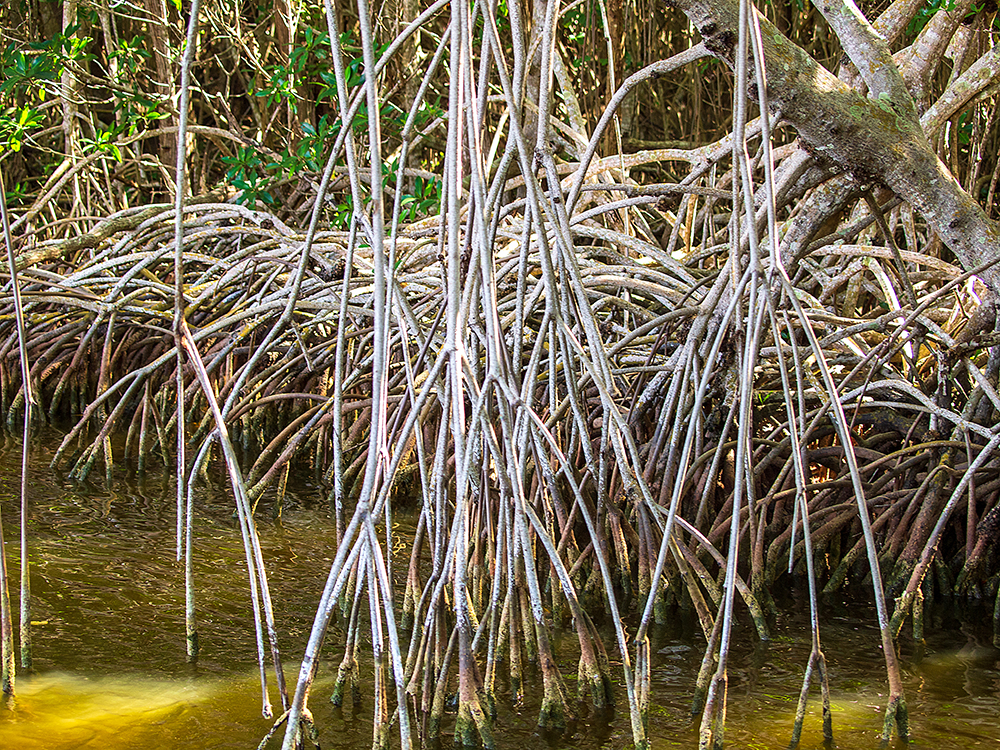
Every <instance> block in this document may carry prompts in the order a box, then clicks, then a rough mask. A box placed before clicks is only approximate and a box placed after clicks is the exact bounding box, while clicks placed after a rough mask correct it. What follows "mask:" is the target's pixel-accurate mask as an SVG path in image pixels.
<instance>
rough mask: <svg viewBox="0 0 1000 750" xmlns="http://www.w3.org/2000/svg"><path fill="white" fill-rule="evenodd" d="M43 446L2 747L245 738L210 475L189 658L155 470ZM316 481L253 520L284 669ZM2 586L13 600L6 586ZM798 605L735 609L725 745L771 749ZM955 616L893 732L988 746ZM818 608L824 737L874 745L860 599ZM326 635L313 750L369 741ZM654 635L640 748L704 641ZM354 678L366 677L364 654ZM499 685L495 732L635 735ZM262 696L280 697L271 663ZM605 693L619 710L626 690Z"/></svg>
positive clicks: (244, 682) (999, 694) (10, 455)
mask: <svg viewBox="0 0 1000 750" xmlns="http://www.w3.org/2000/svg"><path fill="white" fill-rule="evenodd" d="M46 442H47V443H48V444H54V441H53V440H48V441H46ZM49 457H50V456H49V455H48V453H47V450H46V448H45V447H44V445H42V444H40V445H39V446H38V447H37V448H36V449H35V454H34V455H33V466H34V468H33V469H32V471H31V479H30V500H31V504H32V511H31V518H30V521H29V524H30V525H29V533H30V539H31V552H30V555H31V561H32V592H33V597H34V604H33V607H34V608H33V615H32V619H33V620H34V621H35V622H36V625H35V628H34V656H35V671H34V673H33V674H31V675H22V674H19V678H18V682H17V697H16V699H15V701H14V702H13V703H11V704H10V705H7V706H4V707H0V748H2V749H3V750H22V749H24V750H28V749H34V748H38V749H39V750H42V749H44V750H63V749H65V750H69V749H70V748H107V749H108V750H128V749H131V748H135V749H136V750H138V748H144V749H145V748H151V747H152V748H162V749H163V750H172V749H174V748H177V749H178V750H180V748H185V749H187V750H196V749H198V748H232V749H233V750H236V749H237V748H239V749H241V750H242V749H243V748H251V749H252V748H255V747H256V746H257V744H258V742H259V741H260V740H261V738H262V737H263V736H264V735H265V734H266V732H267V730H268V728H269V727H270V724H271V722H270V721H268V720H266V719H264V718H262V716H261V710H260V709H261V706H260V686H259V677H258V676H257V674H256V646H255V641H254V637H253V632H254V629H253V619H252V614H251V608H250V596H249V590H248V587H247V573H246V564H245V558H244V553H243V548H242V542H241V538H240V534H239V529H238V527H237V525H236V524H235V522H234V519H233V517H232V505H231V501H230V500H229V498H228V495H227V493H226V488H225V485H224V483H219V484H218V486H216V487H214V488H207V489H204V490H202V491H200V492H199V497H198V509H197V513H198V521H197V524H196V530H195V536H196V541H195V551H196V555H195V557H196V572H195V577H196V580H197V586H198V620H199V628H200V638H201V647H202V653H201V658H200V659H199V661H198V664H197V665H189V664H187V663H186V661H185V657H184V590H183V571H182V569H181V567H180V565H179V564H178V563H177V562H176V559H175V555H176V549H175V523H176V515H175V510H174V506H173V503H174V500H173V495H172V491H171V489H170V487H169V486H166V484H165V483H164V482H163V481H161V480H155V481H147V482H145V483H144V484H141V485H140V484H136V483H131V482H129V481H127V480H123V481H122V483H121V485H120V486H118V487H116V488H115V490H114V491H113V492H109V491H107V490H104V489H101V488H99V487H96V486H87V487H81V486H79V485H73V484H70V483H68V482H66V481H64V480H63V479H62V478H60V477H59V476H58V475H57V474H55V473H53V472H51V471H49V470H48V469H47V468H46V467H47V464H48V459H49ZM0 459H2V466H3V468H2V469H0V511H2V513H3V522H4V532H5V536H6V541H7V550H8V569H9V570H10V571H11V572H12V573H15V574H16V571H17V570H18V565H19V560H18V550H17V546H16V544H17V534H18V518H17V508H18V498H17V491H18V485H19V478H18V475H17V471H18V464H19V462H20V450H19V447H18V446H17V445H16V444H15V443H13V442H8V443H7V444H6V445H5V446H3V449H2V452H0ZM318 497H319V493H318V492H315V493H313V492H312V491H310V490H309V489H308V487H303V488H301V489H300V490H299V492H298V493H293V494H292V497H291V501H292V502H291V504H290V506H289V507H288V508H287V509H286V510H285V512H284V514H283V515H282V517H281V519H280V520H275V519H274V518H272V517H271V515H270V514H269V513H266V512H265V513H262V514H261V515H260V518H259V521H258V524H259V531H260V534H261V537H262V543H263V547H264V555H265V559H266V562H267V565H268V572H269V578H270V582H271V590H272V594H273V597H274V601H275V609H276V617H277V620H278V623H279V627H280V645H281V647H282V649H283V653H284V655H285V658H286V660H287V662H286V663H287V665H288V666H287V667H286V674H287V675H288V679H289V681H290V683H294V680H295V676H296V674H297V662H296V660H297V659H298V658H300V656H301V652H302V649H303V648H304V644H305V640H306V638H307V636H308V633H309V629H310V626H311V622H312V618H313V616H314V614H315V609H316V604H317V602H318V599H319V595H320V592H321V590H322V587H323V584H324V582H325V580H326V574H327V571H328V569H329V565H330V562H331V560H332V558H333V556H334V553H335V544H334V538H335V534H334V528H333V524H332V521H331V519H330V518H329V515H328V514H327V512H326V510H325V508H324V507H323V506H322V503H319V502H317V498H318ZM403 521H404V522H403V524H402V526H403V527H404V528H405V519H403ZM405 559H406V557H405V555H404V556H403V559H402V560H401V561H400V563H399V565H400V566H402V565H405ZM11 595H12V598H13V599H14V603H15V607H16V598H17V592H16V582H15V586H14V588H12V591H11ZM804 601H805V600H804V597H803V596H801V592H791V594H790V595H789V597H788V598H787V599H786V601H785V602H784V603H783V608H784V612H785V614H783V615H782V616H781V617H780V618H779V621H778V623H777V627H776V631H775V632H776V635H775V638H774V640H773V641H772V642H771V643H770V644H767V645H766V646H763V645H761V644H760V643H758V642H756V639H755V638H754V637H753V635H752V628H751V627H750V624H749V622H748V621H747V620H746V619H745V618H744V619H743V621H741V622H740V626H739V628H738V630H737V634H736V638H737V639H738V640H737V644H736V647H735V650H734V655H733V660H732V667H731V669H730V681H729V704H728V721H727V728H726V739H727V745H728V746H729V747H735V748H762V749H764V748H766V749H770V748H785V747H787V745H788V740H789V736H790V732H791V726H792V721H793V717H794V712H795V704H796V701H797V698H798V693H799V689H800V686H801V680H802V673H803V670H804V666H805V664H806V661H807V659H808V654H809V648H810V644H809V633H808V626H807V625H808V621H807V616H806V615H807V613H806V611H805V604H804ZM960 614H961V616H956V614H955V613H954V608H953V607H937V608H933V609H932V610H931V611H930V613H929V616H928V624H927V630H926V636H927V647H926V650H925V651H924V653H923V654H922V655H919V654H918V653H917V652H915V650H914V648H913V645H912V643H910V642H909V641H907V640H906V639H905V638H904V639H903V642H902V645H901V652H902V658H903V664H904V672H905V681H906V685H905V687H906V697H907V701H908V703H909V706H910V722H911V729H912V733H913V739H912V741H911V743H909V745H908V747H912V748H928V749H932V750H960V749H961V750H964V749H965V748H976V747H984V748H985V747H989V748H996V747H998V746H1000V739H998V738H1000V730H998V727H1000V700H998V698H1000V655H998V652H997V651H996V650H995V649H993V648H992V647H991V646H990V645H989V644H990V637H991V634H990V631H989V609H988V608H987V607H985V606H983V607H979V608H976V607H972V608H968V609H966V610H965V611H964V612H962V613H960ZM823 616H824V626H823V631H822V635H823V646H824V650H825V652H826V655H827V662H828V667H829V670H830V682H831V690H832V693H833V701H834V733H835V745H836V747H838V748H843V749H852V748H859V749H860V748H872V747H877V745H878V737H879V733H880V730H881V719H882V711H883V709H884V706H885V693H886V682H885V676H884V667H883V660H882V655H881V651H880V648H879V639H878V633H877V630H876V629H875V627H874V623H875V616H874V612H873V610H872V608H871V607H870V606H868V605H867V604H865V603H864V602H863V601H861V602H858V601H852V602H849V603H844V602H827V603H825V604H824V611H823ZM341 636H342V631H341V630H340V629H339V627H338V626H334V628H333V629H332V630H331V633H330V634H329V636H328V638H327V646H326V652H325V654H324V656H325V658H326V661H325V663H324V664H323V666H322V667H321V669H320V675H319V679H318V681H317V683H316V685H315V687H314V690H313V697H312V699H311V701H310V707H311V709H312V710H313V712H314V715H315V718H316V720H317V723H318V725H319V727H320V730H321V738H322V744H323V747H324V748H338V749H340V748H342V749H343V750H368V749H369V748H370V747H371V718H370V716H371V714H370V711H371V702H370V695H365V696H364V699H363V701H362V703H361V705H360V706H353V705H352V704H351V702H350V700H348V701H347V704H346V706H345V708H344V709H338V708H334V707H333V706H332V705H330V703H329V701H328V700H327V698H328V696H329V691H330V687H331V685H332V682H333V678H334V675H335V672H336V667H337V665H338V664H339V661H340V657H341V655H342V654H341V652H340V650H339V646H340V642H341ZM653 639H654V642H653V651H654V652H655V654H656V660H655V666H654V671H653V691H652V696H651V717H650V734H651V738H652V747H653V748H654V749H656V748H671V747H688V748H693V747H696V746H697V738H696V732H695V729H694V728H693V727H692V726H691V724H690V721H689V710H690V696H691V689H692V686H693V684H694V680H695V677H696V675H697V670H698V666H699V663H700V659H701V654H702V649H703V646H704V642H703V639H702V638H701V636H700V634H699V633H697V632H696V630H695V627H694V624H693V622H691V621H690V620H689V619H687V618H686V617H682V616H681V615H680V614H679V613H678V614H677V616H676V618H675V621H674V622H673V623H672V624H671V625H669V626H668V627H664V628H660V629H659V630H658V631H657V632H655V633H654V634H653ZM574 640H575V639H574V637H573V636H572V635H571V634H563V635H562V636H561V637H558V638H557V639H556V647H557V653H558V654H559V655H560V658H561V660H562V666H563V667H564V674H565V675H566V676H567V683H568V687H569V688H570V692H573V691H574V685H573V679H574V677H575V673H576V663H575V659H576V655H575V651H574V646H575V643H574ZM607 642H608V643H613V639H610V638H609V639H608V641H607ZM612 658H614V655H613V654H612ZM362 677H363V679H367V675H366V674H365V667H364V664H362ZM499 687H500V696H499V697H500V703H501V713H500V716H499V718H498V727H497V738H498V742H499V744H500V746H501V747H506V748H511V747H515V748H519V749H523V750H534V749H536V748H537V750H550V749H551V748H559V749H561V748H566V749H567V750H568V749H569V748H573V749H574V750H598V749H600V750H604V749H605V748H606V749H607V750H611V749H615V750H617V749H618V748H626V747H629V746H630V744H631V733H630V729H629V723H628V717H627V715H626V712H624V711H619V713H618V715H617V716H615V717H612V718H611V719H610V720H608V719H607V717H594V716H588V715H587V714H586V711H585V710H584V711H583V712H582V713H583V716H582V718H581V719H580V720H579V721H578V722H577V723H576V724H575V726H574V727H573V729H572V732H571V733H570V734H567V735H564V736H563V737H561V738H552V737H542V736H540V735H539V734H538V733H537V732H536V731H535V718H536V716H537V705H535V704H532V703H531V702H530V700H529V702H528V703H527V704H526V705H524V706H520V707H512V706H510V705H509V698H508V696H509V694H507V693H505V686H503V685H500V686H499ZM529 692H532V691H530V690H529ZM538 692H540V690H539V691H538ZM271 700H272V702H273V703H274V704H275V705H276V706H279V705H280V702H279V699H278V696H277V694H276V691H275V690H274V688H273V678H272V686H271ZM818 701H819V698H818V692H817V691H816V690H815V689H814V692H813V701H812V703H811V704H810V706H811V709H810V714H809V716H808V718H807V720H806V725H805V732H804V735H803V741H802V747H804V748H819V747H822V746H823V743H822V736H821V720H820V716H819V703H818ZM619 705H621V706H625V698H624V695H622V696H621V698H620V701H619ZM279 736H280V735H279ZM397 741H398V737H397ZM272 746H273V747H277V746H279V742H278V741H277V740H275V741H274V742H273V743H272Z"/></svg>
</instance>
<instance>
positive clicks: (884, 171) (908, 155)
mask: <svg viewBox="0 0 1000 750" xmlns="http://www.w3.org/2000/svg"><path fill="white" fill-rule="evenodd" d="M671 2H672V4H674V5H675V6H676V7H678V8H680V9H681V10H682V11H684V13H685V14H686V15H687V16H688V18H689V20H690V21H691V23H692V24H693V25H694V27H695V28H696V29H698V31H699V32H700V33H701V35H702V37H703V38H704V42H705V46H706V47H707V48H708V49H709V50H710V51H711V52H712V54H713V55H715V56H716V57H718V58H719V59H720V60H722V61H723V62H725V63H726V64H727V65H729V66H730V67H731V68H732V67H734V62H735V55H736V43H737V40H738V38H739V3H738V0H671ZM821 11H823V12H824V13H830V15H833V13H832V11H829V10H828V9H827V8H821ZM757 19H758V22H759V24H760V31H761V41H762V49H763V53H764V60H765V65H766V80H767V97H768V103H769V107H770V108H771V110H772V113H775V114H777V115H779V116H780V118H781V119H782V120H783V121H785V122H787V123H789V124H790V125H792V126H793V127H794V128H795V129H796V130H797V131H798V134H799V136H800V138H801V140H802V143H803V145H804V146H805V147H806V148H807V149H809V151H810V152H811V153H812V154H813V155H814V156H815V157H816V158H817V159H818V160H819V161H820V162H821V163H824V164H826V165H828V166H831V167H834V168H837V169H841V170H845V171H848V172H850V173H851V174H853V176H854V177H855V178H856V179H857V180H859V181H861V182H863V183H871V182H875V183H881V184H884V185H885V186H886V187H888V188H889V189H890V190H892V191H893V192H894V193H896V195H898V196H899V197H900V198H902V199H903V200H905V201H907V202H908V203H910V204H911V205H912V206H913V207H914V208H915V209H917V210H918V211H919V212H920V213H921V214H922V215H923V217H924V219H925V220H926V221H927V223H928V224H929V225H930V226H931V227H932V228H933V229H934V230H935V231H936V232H937V233H938V234H939V235H940V236H941V238H942V239H943V240H944V242H945V244H947V245H948V247H949V248H950V249H951V251H952V252H954V253H955V255H956V256H957V257H958V259H959V261H960V262H961V263H962V265H963V266H964V267H965V269H966V270H972V269H974V268H977V267H979V266H981V265H982V264H984V263H986V262H987V261H990V260H993V259H995V258H996V257H997V253H998V250H1000V227H998V225H997V223H996V222H994V221H992V220H990V219H989V217H987V215H986V213H985V212H984V211H983V209H982V207H981V206H980V205H979V204H978V203H977V202H976V201H975V200H973V198H972V197H971V196H970V195H969V194H968V193H967V192H965V190H963V189H962V187H961V185H959V183H958V181H957V180H956V179H955V178H954V176H952V174H951V172H950V171H949V170H948V168H947V167H946V166H945V164H944V163H943V162H942V161H941V160H940V159H938V157H937V156H936V154H935V153H934V151H933V149H932V148H931V145H930V143H929V142H928V140H927V138H926V136H925V135H924V131H923V129H922V127H921V123H920V120H918V119H917V116H916V112H915V108H914V105H913V100H912V98H911V97H910V95H909V93H908V92H907V90H906V88H905V84H904V83H903V81H902V77H901V75H900V73H899V70H898V69H897V68H896V66H895V63H894V62H892V58H891V57H886V58H884V59H883V60H882V62H883V63H884V64H882V65H881V66H878V65H871V64H869V65H868V66H865V65H864V64H863V62H862V63H861V64H860V65H859V67H860V68H862V70H861V75H860V77H861V78H862V79H864V83H865V84H867V86H868V89H869V90H870V91H871V92H872V98H867V97H865V96H863V95H861V94H860V93H859V92H858V91H856V90H854V89H852V88H850V87H849V86H848V85H847V84H846V83H844V82H843V81H841V80H839V79H838V78H837V77H836V76H834V75H833V74H832V73H830V72H829V71H828V70H826V69H825V68H823V67H822V66H820V65H819V64H818V63H817V62H816V61H815V60H813V59H812V58H811V57H810V56H809V55H808V54H807V53H806V52H805V51H804V50H803V49H801V48H800V47H798V46H797V45H796V44H794V43H792V42H790V41H789V40H788V39H787V38H786V37H785V36H784V35H783V34H781V32H779V31H778V30H777V28H775V27H774V26H773V25H772V24H771V23H769V22H768V21H767V20H766V19H765V18H763V17H761V16H760V15H759V14H758V16H757ZM855 20H860V21H861V22H862V23H861V24H860V25H859V26H855V27H848V28H846V29H843V30H842V29H839V28H838V33H839V35H840V38H841V41H842V42H843V43H844V47H845V49H847V50H848V53H849V54H851V58H852V61H854V62H855V63H856V64H859V63H858V60H859V59H861V60H862V61H863V59H864V55H865V54H868V55H874V54H876V53H875V52H873V51H872V50H873V49H875V47H874V46H870V47H865V46H864V45H863V44H861V42H866V41H871V37H870V36H866V35H865V33H863V32H865V31H866V30H871V26H870V25H869V24H867V22H865V21H864V19H863V17H860V14H858V18H856V19H855ZM865 27H867V29H866V28H865ZM835 28H836V26H835ZM859 29H860V30H861V31H860V32H859ZM871 35H872V36H874V35H875V32H874V31H871ZM880 39H881V38H879V40H880ZM854 43H858V46H859V47H860V50H861V51H858V50H857V49H856V48H854V47H852V45H853V44H854ZM884 44H885V42H884V40H882V45H884ZM852 49H855V51H854V52H853V53H852ZM886 49H888V48H887V47H886ZM750 67H751V69H752V65H751V66H750ZM865 67H868V68H869V69H870V70H871V71H874V72H872V73H871V74H870V75H866V73H868V71H866V70H865V69H864V68H865ZM991 74H992V71H991ZM750 75H751V78H752V73H751V74H750ZM928 114H929V113H928ZM980 278H981V279H982V280H983V281H984V282H985V283H986V284H987V285H988V286H989V288H990V290H991V291H993V292H994V293H996V292H997V291H1000V269H998V268H997V267H996V266H991V267H990V268H988V269H985V270H983V271H982V272H981V273H980Z"/></svg>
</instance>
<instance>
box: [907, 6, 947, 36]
mask: <svg viewBox="0 0 1000 750" xmlns="http://www.w3.org/2000/svg"><path fill="white" fill-rule="evenodd" d="M939 10H943V11H948V12H950V11H953V10H955V0H928V2H927V4H926V5H924V6H922V7H921V8H920V10H918V11H917V13H916V15H915V16H914V17H913V20H911V21H910V23H909V25H908V26H907V27H906V34H907V36H916V35H917V34H919V33H920V32H921V31H923V29H924V26H926V25H927V22H928V21H930V20H931V18H932V17H933V16H934V14H935V13H937V12H938V11H939Z"/></svg>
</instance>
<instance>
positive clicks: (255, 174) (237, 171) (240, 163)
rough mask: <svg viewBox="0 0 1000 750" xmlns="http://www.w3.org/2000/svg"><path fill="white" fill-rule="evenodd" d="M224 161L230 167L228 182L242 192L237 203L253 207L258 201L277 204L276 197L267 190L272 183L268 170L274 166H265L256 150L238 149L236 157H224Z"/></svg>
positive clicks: (227, 174) (227, 176)
mask: <svg viewBox="0 0 1000 750" xmlns="http://www.w3.org/2000/svg"><path fill="white" fill-rule="evenodd" d="M222 161H223V162H224V163H226V164H228V165H229V169H228V170H227V171H226V180H227V182H229V184H230V185H233V186H234V187H238V188H239V189H240V190H241V191H242V192H241V193H240V195H239V196H238V197H237V199H236V200H237V202H239V203H241V204H243V205H245V206H246V205H250V206H252V205H253V204H254V203H256V202H257V201H258V200H260V201H263V202H264V203H267V204H272V203H274V202H275V201H274V196H273V195H271V193H270V192H268V190H267V186H268V184H269V183H270V181H271V180H270V177H268V175H267V170H268V168H269V167H271V166H272V165H270V164H265V162H264V161H263V159H261V158H260V154H258V153H257V150H256V149H254V148H253V147H252V146H248V147H246V148H244V147H242V146H240V147H238V148H237V149H236V156H223V157H222Z"/></svg>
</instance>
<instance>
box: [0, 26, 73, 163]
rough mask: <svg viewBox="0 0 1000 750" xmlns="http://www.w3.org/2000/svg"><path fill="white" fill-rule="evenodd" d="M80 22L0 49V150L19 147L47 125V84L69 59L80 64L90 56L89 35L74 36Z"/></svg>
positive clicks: (54, 78)
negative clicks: (40, 38) (37, 39)
mask: <svg viewBox="0 0 1000 750" xmlns="http://www.w3.org/2000/svg"><path fill="white" fill-rule="evenodd" d="M78 30H79V26H71V27H69V28H67V29H66V32H65V33H59V34H56V35H54V36H53V37H52V38H51V39H47V40H45V41H42V42H35V43H31V44H27V45H22V46H20V47H18V46H16V45H15V44H13V43H11V44H8V45H7V46H6V47H4V48H3V50H0V107H2V111H0V152H2V151H5V150H10V151H20V150H21V148H22V147H23V146H24V144H25V141H28V140H29V139H30V138H31V136H32V135H33V134H34V133H36V132H38V131H40V130H42V129H43V128H44V127H45V126H46V119H45V116H44V115H43V113H42V110H41V109H40V108H36V107H35V106H34V104H35V103H38V104H41V103H42V102H44V101H45V100H46V99H47V98H48V97H49V96H50V92H49V87H51V86H53V84H54V83H55V81H57V80H58V79H59V77H60V76H61V75H62V72H63V69H64V68H65V66H66V64H67V63H68V62H70V61H74V62H76V63H79V64H82V63H83V62H85V61H87V60H89V59H90V57H91V56H90V54H89V53H88V52H87V45H88V44H89V43H90V41H91V39H90V37H76V36H73V34H75V33H76V32H77V31H78Z"/></svg>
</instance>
